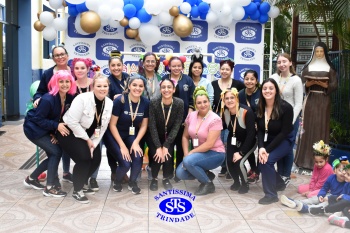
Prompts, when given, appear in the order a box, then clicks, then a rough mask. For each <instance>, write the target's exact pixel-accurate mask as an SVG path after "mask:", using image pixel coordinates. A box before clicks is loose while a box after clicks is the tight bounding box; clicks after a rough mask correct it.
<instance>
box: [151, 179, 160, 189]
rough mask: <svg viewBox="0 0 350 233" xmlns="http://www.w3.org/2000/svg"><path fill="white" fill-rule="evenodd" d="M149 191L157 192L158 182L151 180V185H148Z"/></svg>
mask: <svg viewBox="0 0 350 233" xmlns="http://www.w3.org/2000/svg"><path fill="white" fill-rule="evenodd" d="M149 189H150V190H151V191H157V190H158V180H156V179H152V180H151V184H150V186H149Z"/></svg>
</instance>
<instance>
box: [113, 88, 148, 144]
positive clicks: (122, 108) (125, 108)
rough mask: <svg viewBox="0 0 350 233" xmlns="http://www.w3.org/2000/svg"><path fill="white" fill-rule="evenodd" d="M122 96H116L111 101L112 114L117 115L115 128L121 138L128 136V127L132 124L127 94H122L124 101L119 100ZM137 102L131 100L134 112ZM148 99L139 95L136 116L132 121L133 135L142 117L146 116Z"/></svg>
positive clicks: (137, 129) (138, 127)
mask: <svg viewBox="0 0 350 233" xmlns="http://www.w3.org/2000/svg"><path fill="white" fill-rule="evenodd" d="M121 98H122V96H118V98H116V99H115V100H114V101H113V111H112V114H113V115H114V116H117V117H118V122H117V129H118V132H119V134H120V136H121V137H122V138H125V137H127V136H129V128H130V127H131V125H132V120H131V112H130V106H129V98H128V95H124V100H125V102H124V103H122V101H121ZM137 104H138V103H134V102H131V105H132V111H133V113H134V114H135V111H136V108H137ZM148 109H149V100H148V99H147V98H146V97H143V96H141V100H140V105H139V109H138V110H137V114H136V118H135V120H134V122H133V126H134V127H135V136H136V135H137V133H138V131H139V129H140V126H141V123H142V120H143V118H148V114H149V113H148Z"/></svg>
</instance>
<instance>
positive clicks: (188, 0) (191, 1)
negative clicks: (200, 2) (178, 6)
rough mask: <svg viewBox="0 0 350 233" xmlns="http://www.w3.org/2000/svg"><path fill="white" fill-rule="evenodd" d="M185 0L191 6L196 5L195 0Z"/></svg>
mask: <svg viewBox="0 0 350 233" xmlns="http://www.w3.org/2000/svg"><path fill="white" fill-rule="evenodd" d="M186 2H188V3H189V4H190V5H191V6H194V5H196V3H197V0H186Z"/></svg>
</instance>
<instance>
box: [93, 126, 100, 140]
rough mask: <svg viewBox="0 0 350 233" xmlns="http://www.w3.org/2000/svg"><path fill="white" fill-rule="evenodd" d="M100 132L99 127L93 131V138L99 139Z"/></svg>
mask: <svg viewBox="0 0 350 233" xmlns="http://www.w3.org/2000/svg"><path fill="white" fill-rule="evenodd" d="M100 132H101V129H100V128H99V127H98V128H96V129H95V132H94V136H95V138H98V137H100Z"/></svg>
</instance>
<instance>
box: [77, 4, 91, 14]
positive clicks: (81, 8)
mask: <svg viewBox="0 0 350 233" xmlns="http://www.w3.org/2000/svg"><path fill="white" fill-rule="evenodd" d="M76 8H77V11H78V12H79V13H83V12H85V11H89V9H88V8H87V7H86V4H85V2H83V3H81V4H78V5H76Z"/></svg>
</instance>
